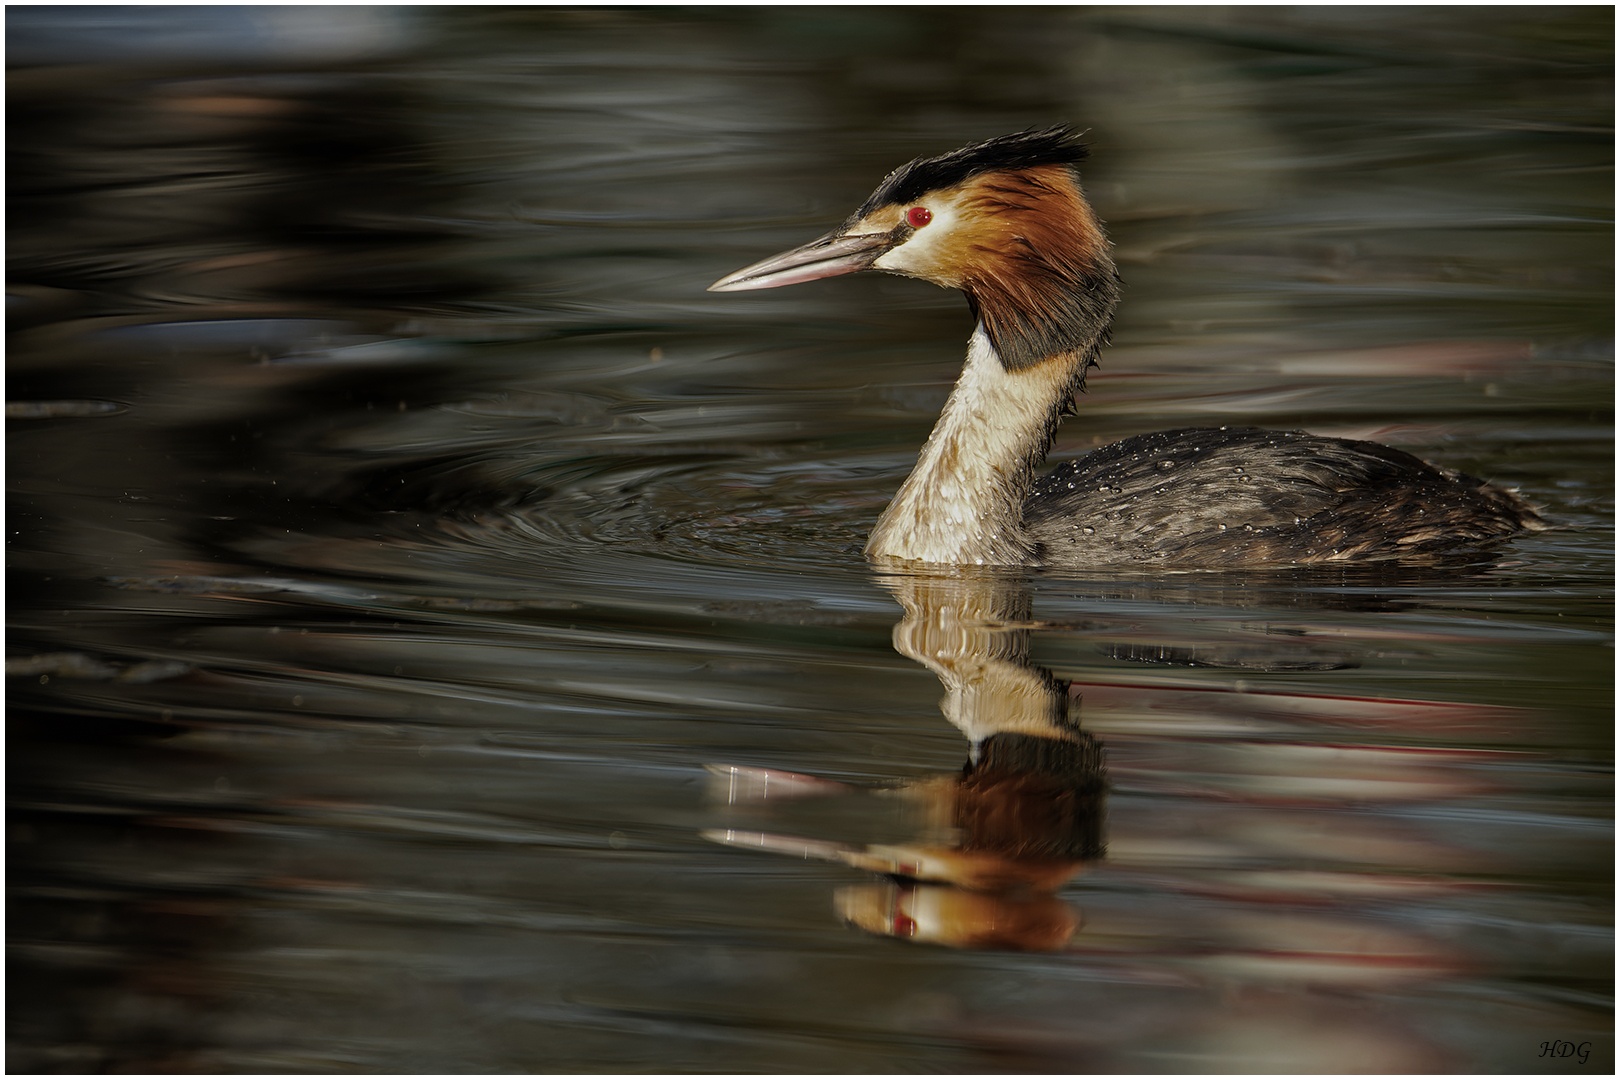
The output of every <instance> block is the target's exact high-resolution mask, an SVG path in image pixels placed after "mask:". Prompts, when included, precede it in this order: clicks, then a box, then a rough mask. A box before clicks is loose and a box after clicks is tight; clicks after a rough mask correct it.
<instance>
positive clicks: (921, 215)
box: [906, 206, 934, 229]
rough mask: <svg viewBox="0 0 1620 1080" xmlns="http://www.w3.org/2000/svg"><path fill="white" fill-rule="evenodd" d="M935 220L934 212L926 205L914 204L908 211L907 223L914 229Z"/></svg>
mask: <svg viewBox="0 0 1620 1080" xmlns="http://www.w3.org/2000/svg"><path fill="white" fill-rule="evenodd" d="M933 220H934V212H933V211H932V210H930V209H928V207H926V206H913V207H912V208H911V209H910V210H907V211H906V224H907V225H910V226H911V227H912V228H913V229H920V228H922V227H923V226H924V225H926V224H928V223H929V222H930V221H933Z"/></svg>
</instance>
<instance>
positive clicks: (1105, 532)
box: [710, 127, 1542, 568]
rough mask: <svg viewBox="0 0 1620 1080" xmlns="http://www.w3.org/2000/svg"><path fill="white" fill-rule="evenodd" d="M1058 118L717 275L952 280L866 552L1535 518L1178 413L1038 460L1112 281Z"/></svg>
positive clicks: (769, 279) (1425, 547)
mask: <svg viewBox="0 0 1620 1080" xmlns="http://www.w3.org/2000/svg"><path fill="white" fill-rule="evenodd" d="M1085 156H1086V151H1085V148H1084V147H1083V146H1082V145H1081V144H1080V142H1079V141H1078V138H1077V137H1076V135H1075V133H1074V132H1073V131H1071V130H1070V129H1068V128H1066V127H1057V128H1048V129H1045V130H1041V131H1027V132H1020V133H1018V134H1015V135H1007V136H1002V137H1000V138H995V139H990V140H988V141H985V142H982V143H975V144H973V145H971V146H967V147H964V148H962V149H960V150H956V151H953V152H952V153H949V154H944V155H941V156H940V157H935V158H920V159H918V160H916V161H912V162H911V163H909V164H907V165H905V166H902V167H901V168H899V169H897V170H895V171H894V172H893V173H891V174H890V175H889V176H888V177H887V178H886V179H885V180H884V181H883V183H882V184H880V185H879V186H878V188H877V190H876V191H874V192H873V193H872V195H871V197H870V198H868V199H867V201H866V202H865V204H863V205H862V206H861V208H860V209H859V210H857V211H856V212H855V213H854V214H853V215H851V216H850V218H849V219H848V220H846V221H845V222H844V223H843V224H842V225H841V226H839V227H838V228H837V229H834V230H833V231H832V232H830V233H828V234H826V235H825V236H822V237H820V238H818V239H816V240H813V241H811V242H810V243H808V244H805V245H803V246H802V247H798V248H794V249H792V250H790V251H786V252H783V253H782V254H780V255H776V256H773V257H771V258H769V259H765V260H763V261H761V262H758V263H755V264H754V265H752V266H749V267H745V268H744V269H742V270H739V271H737V272H736V273H734V274H731V275H728V276H727V277H724V278H722V279H721V280H719V281H717V282H715V284H714V285H712V286H710V289H711V290H712V291H715V292H739V291H744V290H750V289H769V288H776V287H778V286H781V285H791V284H796V283H798V282H803V281H813V280H816V279H818V278H824V277H833V276H836V275H839V274H848V273H854V272H856V271H860V270H882V271H886V272H889V273H895V274H901V275H904V276H907V277H916V278H922V279H923V280H926V281H931V282H934V283H935V284H938V285H942V286H946V287H949V288H957V289H960V290H962V292H963V293H964V294H965V295H966V296H967V299H968V303H969V305H970V307H971V308H972V309H973V312H974V314H975V316H976V317H977V319H978V324H977V326H976V327H975V329H974V332H973V336H972V337H971V339H970V340H969V343H968V352H967V359H966V361H965V363H964V365H963V371H962V375H961V377H960V378H959V379H958V381H957V384H956V387H955V389H954V390H953V391H952V393H951V396H950V399H949V400H948V401H947V402H946V404H945V408H944V410H943V411H942V413H941V415H940V419H939V422H938V423H937V424H936V425H935V427H934V431H933V433H932V434H931V435H930V436H929V439H928V442H927V445H925V446H924V448H923V450H922V453H921V454H920V455H919V457H918V461H917V465H916V467H915V468H914V469H913V470H912V472H911V475H910V476H909V477H908V478H907V479H906V481H905V483H904V484H903V485H901V488H900V491H899V492H898V493H897V494H896V495H895V497H894V500H893V501H892V502H891V503H890V504H889V506H888V508H887V509H886V510H885V511H884V512H883V515H882V516H881V517H880V518H879V519H878V523H877V525H876V527H875V528H874V529H873V530H872V534H871V537H870V539H869V540H868V542H867V546H866V553H867V555H868V557H870V558H874V559H881V560H892V561H901V562H917V563H926V564H936V565H955V566H960V565H999V566H1055V567H1071V568H1082V567H1096V566H1108V565H1117V564H1132V563H1144V562H1146V563H1153V564H1157V565H1161V566H1176V567H1244V566H1274V565H1287V564H1294V563H1323V562H1350V561H1372V560H1393V559H1428V558H1432V557H1434V556H1436V555H1439V554H1442V553H1444V552H1447V551H1452V550H1456V549H1459V548H1466V547H1470V546H1475V545H1479V544H1482V543H1487V542H1489V541H1492V540H1495V539H1498V538H1500V537H1505V536H1509V535H1512V534H1513V533H1516V532H1520V531H1522V530H1525V529H1533V528H1539V527H1542V525H1541V519H1540V518H1539V517H1538V516H1537V514H1536V512H1535V510H1534V509H1533V508H1532V507H1531V506H1530V504H1529V503H1527V502H1525V501H1524V500H1523V499H1521V498H1519V496H1517V495H1516V494H1514V493H1512V492H1510V491H1507V490H1505V489H1502V488H1498V487H1493V486H1491V485H1490V484H1487V483H1485V482H1483V481H1481V480H1477V479H1475V478H1473V477H1469V476H1465V475H1463V474H1460V473H1456V472H1453V471H1450V470H1447V469H1441V468H1437V467H1436V466H1433V465H1430V464H1428V463H1426V462H1424V461H1421V460H1419V459H1418V458H1415V457H1413V456H1412V455H1410V454H1407V453H1404V452H1402V451H1399V450H1394V449H1391V448H1389V447H1386V446H1380V445H1378V444H1376V443H1368V442H1357V441H1352V440H1347V439H1332V438H1325V437H1320V436H1314V435H1307V434H1304V433H1301V432H1276V431H1261V430H1258V429H1254V428H1193V429H1186V430H1180V431H1165V432H1159V433H1157V434H1153V435H1143V436H1137V437H1135V438H1131V439H1126V440H1124V441H1123V442H1119V443H1115V444H1113V445H1112V446H1107V447H1103V448H1102V449H1099V450H1096V451H1093V452H1092V453H1091V454H1089V455H1087V456H1086V457H1084V458H1082V459H1081V460H1079V461H1075V462H1070V463H1067V464H1064V465H1062V466H1060V467H1058V468H1057V469H1055V470H1054V471H1052V472H1051V473H1049V474H1048V475H1046V476H1044V477H1041V478H1040V479H1038V480H1037V479H1036V469H1037V468H1038V467H1039V466H1040V464H1041V462H1042V461H1044V460H1045V457H1046V454H1047V451H1048V450H1050V449H1051V445H1052V438H1053V434H1054V432H1055V431H1056V429H1057V425H1058V422H1059V421H1060V420H1061V418H1062V416H1063V415H1064V414H1065V413H1068V412H1072V411H1073V398H1074V395H1075V393H1077V392H1078V391H1079V390H1080V389H1081V388H1082V386H1083V383H1084V379H1085V373H1086V370H1087V369H1088V368H1089V367H1091V366H1092V365H1094V364H1095V363H1096V360H1097V355H1098V353H1099V351H1100V350H1101V348H1102V347H1103V345H1105V344H1106V343H1107V337H1108V329H1109V325H1110V323H1111V321H1112V318H1113V311H1114V307H1115V305H1116V303H1117V301H1118V297H1119V279H1118V275H1117V273H1116V271H1115V268H1114V263H1113V260H1112V258H1111V257H1110V254H1109V249H1110V245H1109V243H1108V240H1107V237H1106V235H1105V233H1104V231H1103V227H1102V224H1101V222H1099V221H1098V220H1097V218H1096V215H1095V214H1094V213H1093V212H1092V210H1091V207H1090V206H1089V204H1087V202H1086V200H1085V197H1084V195H1083V194H1082V192H1081V188H1080V183H1079V175H1078V171H1077V166H1078V163H1079V162H1080V161H1081V160H1083V159H1084V157H1085Z"/></svg>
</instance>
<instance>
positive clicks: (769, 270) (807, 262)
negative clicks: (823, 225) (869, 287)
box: [709, 231, 894, 292]
mask: <svg viewBox="0 0 1620 1080" xmlns="http://www.w3.org/2000/svg"><path fill="white" fill-rule="evenodd" d="M893 241H894V233H893V232H875V233H844V232H841V231H836V232H830V233H828V234H827V235H826V236H823V237H819V238H817V239H815V240H812V241H810V242H809V243H808V244H805V245H804V246H803V247H796V248H794V249H793V250H792V251H784V252H782V253H781V254H780V255H772V256H771V257H770V258H768V259H764V260H761V261H760V262H757V263H755V264H754V265H753V266H745V267H743V268H742V269H741V270H738V271H737V272H736V273H735V274H727V275H726V276H725V277H723V278H721V279H720V280H719V281H717V282H715V283H714V284H713V285H710V286H709V291H710V292H746V291H748V290H749V289H774V288H776V287H777V286H778V285H797V284H798V283H799V282H801V281H815V280H816V279H817V278H827V277H837V276H838V275H839V274H853V273H854V272H855V271H857V270H865V269H866V268H867V267H869V266H871V265H872V263H873V261H874V260H876V259H877V257H878V256H880V255H882V254H883V253H884V252H885V251H887V250H888V249H889V246H890V245H891V244H892V243H893Z"/></svg>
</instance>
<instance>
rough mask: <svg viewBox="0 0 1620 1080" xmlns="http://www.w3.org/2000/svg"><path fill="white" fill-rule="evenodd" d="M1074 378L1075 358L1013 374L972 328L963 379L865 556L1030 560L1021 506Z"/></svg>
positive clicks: (1005, 562) (950, 561)
mask: <svg viewBox="0 0 1620 1080" xmlns="http://www.w3.org/2000/svg"><path fill="white" fill-rule="evenodd" d="M1073 373H1074V358H1073V357H1071V356H1058V357H1053V358H1052V359H1050V360H1048V361H1046V362H1045V363H1042V364H1039V365H1037V366H1035V367H1033V368H1028V369H1026V370H1024V371H1019V372H1010V371H1008V370H1007V369H1006V368H1004V367H1003V366H1002V364H1001V358H1000V357H999V356H997V355H996V350H995V348H994V347H993V346H992V345H991V344H990V339H989V337H988V336H987V335H986V334H985V332H984V326H983V324H982V323H981V324H980V325H979V326H978V327H976V328H975V329H974V331H973V337H972V338H971V339H970V340H969V341H968V354H967V362H966V363H965V364H964V365H963V368H962V377H961V378H960V379H958V380H957V382H956V389H954V390H952V391H951V396H950V400H949V401H947V402H946V403H945V410H944V412H942V413H941V414H940V418H939V422H938V423H937V424H935V425H934V432H933V434H932V435H930V436H929V437H928V445H926V446H924V447H923V451H922V454H921V456H920V457H918V459H917V467H916V468H914V469H913V470H912V471H911V475H910V476H909V477H907V478H906V482H905V483H904V484H902V485H901V487H900V491H899V493H898V494H896V495H895V497H894V500H893V501H892V502H890V503H889V507H888V509H887V510H884V511H883V516H882V517H880V518H878V523H877V526H876V528H874V529H873V530H872V535H871V537H870V538H869V539H868V540H867V542H866V554H867V555H868V556H869V557H874V558H876V557H887V558H892V559H904V560H913V561H917V562H925V563H943V564H947V565H956V566H963V565H1001V566H1017V565H1020V564H1022V563H1024V562H1026V561H1028V555H1029V548H1028V544H1027V542H1026V541H1025V540H1024V537H1023V515H1024V500H1025V498H1027V497H1028V495H1029V489H1030V483H1031V481H1032V479H1033V477H1034V472H1035V466H1036V465H1038V464H1039V463H1040V462H1041V460H1042V459H1043V458H1044V457H1045V456H1046V451H1047V449H1048V447H1049V445H1050V441H1051V436H1052V425H1053V422H1054V419H1055V416H1056V413H1057V409H1058V407H1059V405H1060V404H1061V402H1062V398H1063V395H1064V394H1065V393H1066V392H1067V390H1068V389H1069V387H1070V385H1071V380H1072V378H1073Z"/></svg>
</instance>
